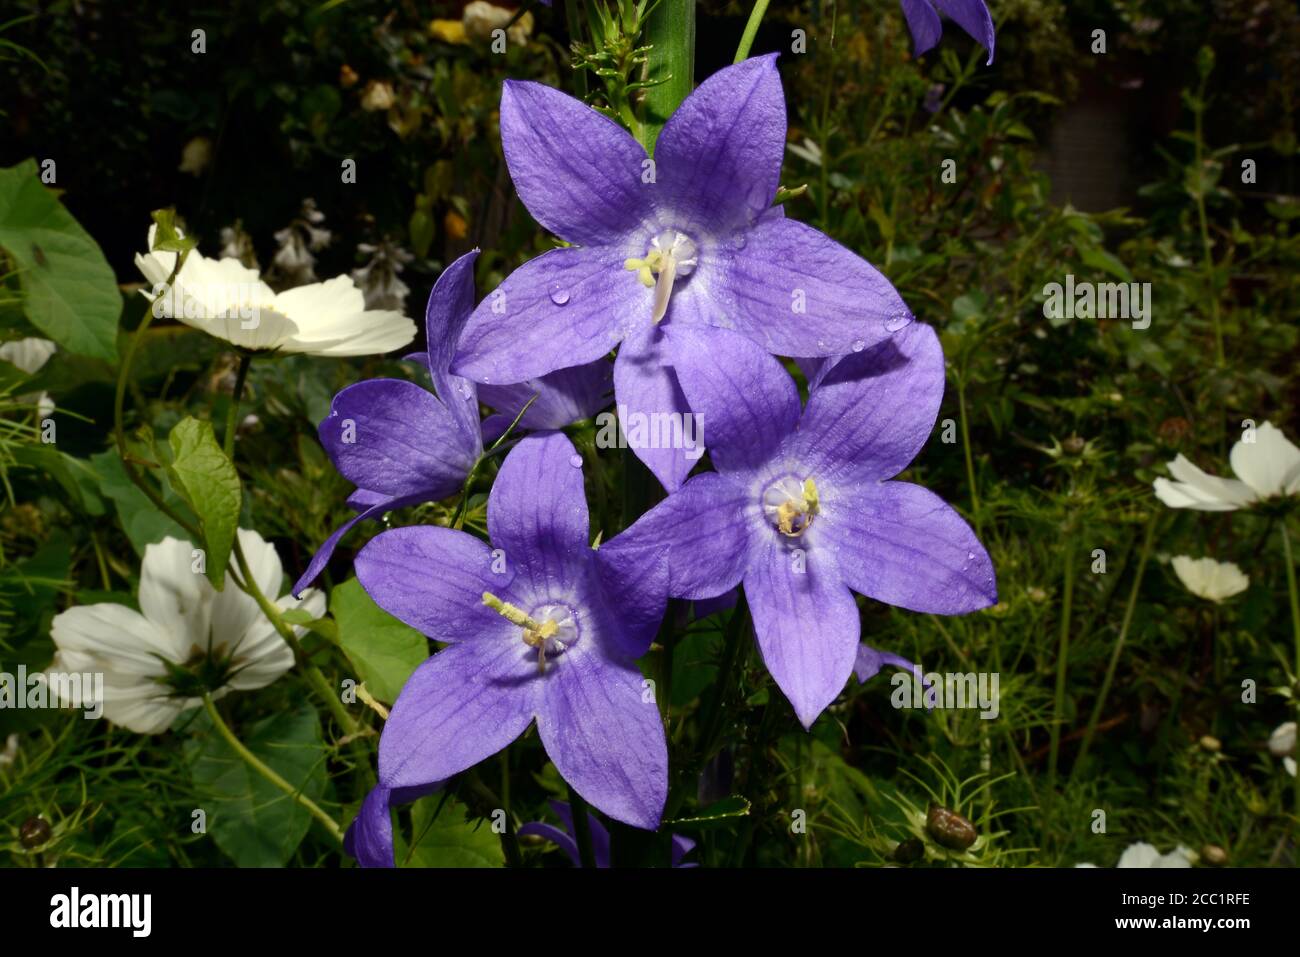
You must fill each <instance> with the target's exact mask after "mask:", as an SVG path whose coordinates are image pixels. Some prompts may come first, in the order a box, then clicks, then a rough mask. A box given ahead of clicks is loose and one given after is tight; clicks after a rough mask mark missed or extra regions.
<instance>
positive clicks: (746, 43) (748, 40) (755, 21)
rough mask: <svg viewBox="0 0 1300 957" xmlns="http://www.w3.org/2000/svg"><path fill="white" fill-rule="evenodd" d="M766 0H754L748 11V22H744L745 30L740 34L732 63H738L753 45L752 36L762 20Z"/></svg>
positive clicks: (765, 11)
mask: <svg viewBox="0 0 1300 957" xmlns="http://www.w3.org/2000/svg"><path fill="white" fill-rule="evenodd" d="M767 4H768V0H755V2H754V9H753V10H751V11H750V13H749V22H748V23H746V24H745V32H744V33H742V34H741V35H740V46H738V47H736V58H735V59H734V60H732V61H731V62H732V63H739V62H740V61H741V60H743V59H745V58H746V57H747V56H749V48H750V47H752V46H753V45H754V37H755V36H756V35H757V34H758V27H759V24H761V23H762V22H763V14H765V13H767Z"/></svg>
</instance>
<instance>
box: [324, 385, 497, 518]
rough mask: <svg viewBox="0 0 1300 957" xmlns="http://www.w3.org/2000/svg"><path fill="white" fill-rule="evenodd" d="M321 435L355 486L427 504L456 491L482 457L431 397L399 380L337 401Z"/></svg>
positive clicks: (355, 390)
mask: <svg viewBox="0 0 1300 957" xmlns="http://www.w3.org/2000/svg"><path fill="white" fill-rule="evenodd" d="M319 433H320V440H321V443H322V444H323V445H324V446H325V451H326V452H327V453H328V454H329V457H330V461H332V462H333V463H334V467H335V468H337V469H338V470H339V473H340V474H341V475H342V476H343V477H344V478H346V479H347V480H348V481H350V482H352V483H353V484H354V485H358V486H360V487H361V488H364V489H367V490H369V491H371V492H378V493H381V494H384V495H390V496H401V495H423V496H424V500H425V501H436V500H437V499H440V498H445V497H446V496H448V495H450V494H452V493H453V492H455V491H456V490H457V489H459V488H460V487H461V484H462V483H463V482H464V481H465V477H466V476H467V475H468V474H469V470H470V469H471V468H472V467H473V465H474V462H475V460H476V459H477V458H478V451H479V450H478V448H477V447H476V445H477V443H475V442H472V441H471V440H469V439H468V438H467V437H466V436H465V434H464V433H463V432H462V431H461V429H460V427H459V426H458V424H457V422H456V420H455V419H454V418H453V417H452V415H451V413H450V412H448V411H447V409H446V407H445V406H443V404H442V403H441V402H439V401H438V400H437V399H436V398H434V396H433V394H432V393H430V392H428V391H427V390H425V389H422V388H420V387H419V386H418V385H416V384H415V383H413V382H405V381H403V380H401V379H369V380H367V381H365V382H358V383H357V384H356V385H351V386H348V387H347V388H346V389H344V390H343V391H342V392H340V393H339V394H338V395H336V396H334V401H333V402H332V403H331V404H330V415H329V418H327V419H325V420H324V421H323V422H321V424H320V429H319Z"/></svg>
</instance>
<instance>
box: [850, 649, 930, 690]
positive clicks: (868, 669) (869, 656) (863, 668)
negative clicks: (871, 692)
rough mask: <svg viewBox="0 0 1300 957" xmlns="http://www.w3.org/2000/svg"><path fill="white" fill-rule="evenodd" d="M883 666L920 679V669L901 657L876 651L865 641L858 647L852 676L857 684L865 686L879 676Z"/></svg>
mask: <svg viewBox="0 0 1300 957" xmlns="http://www.w3.org/2000/svg"><path fill="white" fill-rule="evenodd" d="M885 665H890V666H892V667H894V668H901V669H902V670H903V671H909V672H911V673H912V674H914V675H916V676H917V677H918V678H919V677H921V674H920V669H919V668H918V667H917V666H916V665H914V664H912V662H910V661H908V660H907V659H906V658H904V657H902V656H901V655H896V654H893V653H892V652H888V651H877V650H876V649H875V648H872V647H871V646H870V645H868V644H867V643H866V642H865V641H864V642H862V643H861V644H860V645H858V655H857V658H856V659H855V660H854V662H853V674H854V675H856V676H857V679H858V684H866V683H867V682H868V681H870V680H871V679H872V678H874V677H875V676H876V675H878V674H880V671H881V669H882V668H884V667H885Z"/></svg>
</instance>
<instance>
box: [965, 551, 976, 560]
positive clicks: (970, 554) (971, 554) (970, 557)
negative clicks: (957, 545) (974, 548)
mask: <svg viewBox="0 0 1300 957" xmlns="http://www.w3.org/2000/svg"><path fill="white" fill-rule="evenodd" d="M966 561H968V562H973V561H975V553H974V552H967V553H966Z"/></svg>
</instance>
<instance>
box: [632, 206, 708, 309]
mask: <svg viewBox="0 0 1300 957" xmlns="http://www.w3.org/2000/svg"><path fill="white" fill-rule="evenodd" d="M698 263H699V257H698V253H697V250H696V248H695V243H694V241H693V240H692V239H691V238H690V237H689V236H687V235H686V234H685V233H679V232H678V231H677V230H675V229H665V230H664V231H663V232H662V233H660V234H659V235H658V236H656V237H655V238H654V239H652V240H650V248H649V250H647V251H646V254H645V258H644V259H625V260H623V268H624V269H630V270H632V271H633V272H635V273H636V274H637V278H638V279H640V280H641V284H642V285H644V286H645V287H646V288H648V289H653V290H654V291H655V308H654V321H655V322H658V321H659V320H660V319H662V318H663V317H664V315H665V314H666V313H667V312H668V299H669V297H670V296H672V294H673V283H675V282H676V281H677V280H678V279H680V278H681V277H683V276H689V275H690V274H691V273H692V272H694V271H695V267H696V265H697V264H698Z"/></svg>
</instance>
